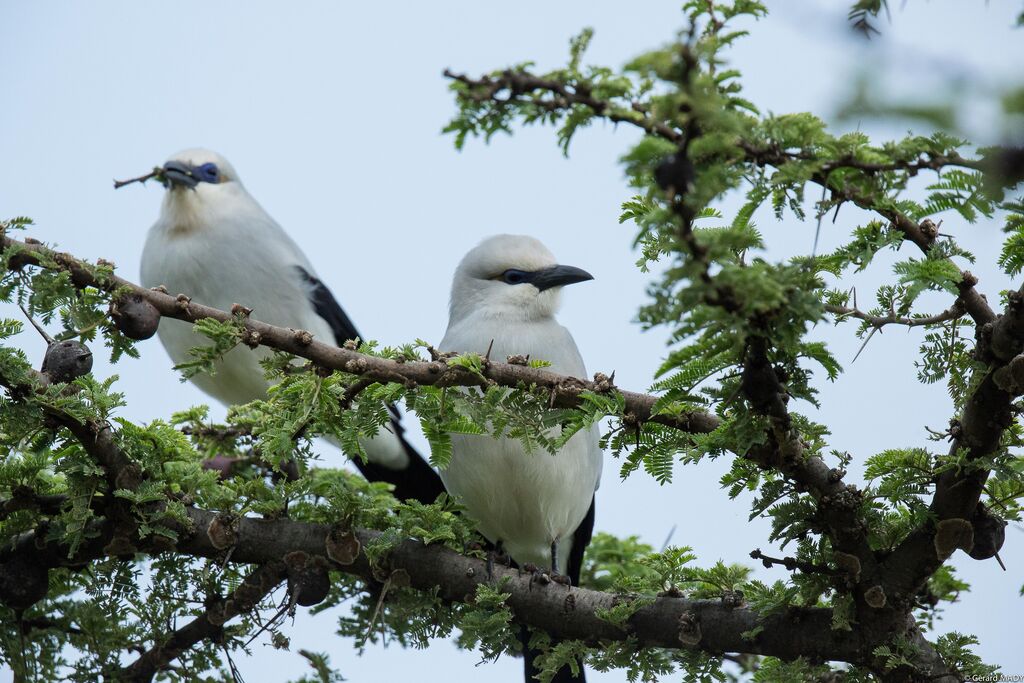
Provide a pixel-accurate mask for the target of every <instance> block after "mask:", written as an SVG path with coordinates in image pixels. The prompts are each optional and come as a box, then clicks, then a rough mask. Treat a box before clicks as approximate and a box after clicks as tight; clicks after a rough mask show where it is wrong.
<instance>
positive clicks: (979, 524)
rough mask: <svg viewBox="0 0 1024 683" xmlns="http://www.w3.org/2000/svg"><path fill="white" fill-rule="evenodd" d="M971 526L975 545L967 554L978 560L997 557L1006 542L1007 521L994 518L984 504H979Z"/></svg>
mask: <svg viewBox="0 0 1024 683" xmlns="http://www.w3.org/2000/svg"><path fill="white" fill-rule="evenodd" d="M971 526H973V527H974V545H973V546H971V550H970V552H968V553H967V554H968V555H970V556H971V557H973V558H974V559H976V560H987V559H989V558H990V557H995V556H996V553H998V552H999V549H1000V548H1002V547H1003V542H1004V541H1005V540H1006V520H1005V519H999V518H998V517H995V516H993V515H992V514H990V513H989V511H988V509H986V508H985V505H984V504H982V503H978V507H977V508H976V509H975V511H974V516H973V517H971Z"/></svg>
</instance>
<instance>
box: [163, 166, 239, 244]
mask: <svg viewBox="0 0 1024 683" xmlns="http://www.w3.org/2000/svg"><path fill="white" fill-rule="evenodd" d="M161 171H162V178H161V180H162V182H163V185H164V187H165V188H167V192H166V195H165V197H164V206H163V214H164V216H165V218H168V219H169V220H170V221H171V222H172V223H173V224H174V225H175V227H176V228H178V229H183V230H188V229H190V228H192V227H194V226H195V225H197V224H199V222H200V221H201V219H202V217H203V216H204V214H205V215H208V214H209V213H210V212H211V211H216V209H217V207H218V206H223V205H224V204H225V202H226V201H227V200H233V199H238V198H241V197H242V196H244V195H245V190H244V188H243V187H242V183H241V181H240V180H239V179H238V174H237V173H235V169H234V167H233V166H232V165H231V163H230V162H229V161H228V160H227V159H225V158H224V157H222V156H221V155H219V154H217V153H216V152H213V151H210V150H208V149H198V148H197V149H186V150H184V151H181V152H178V153H177V154H175V155H173V156H172V157H171V158H170V159H168V160H167V161H166V162H165V163H164V165H163V166H162V167H161Z"/></svg>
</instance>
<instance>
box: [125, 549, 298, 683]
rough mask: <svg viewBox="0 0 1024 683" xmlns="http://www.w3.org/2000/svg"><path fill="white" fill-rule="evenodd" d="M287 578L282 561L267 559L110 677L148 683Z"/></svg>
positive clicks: (216, 633)
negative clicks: (225, 594) (219, 596)
mask: <svg viewBox="0 0 1024 683" xmlns="http://www.w3.org/2000/svg"><path fill="white" fill-rule="evenodd" d="M286 577H287V572H286V570H285V563H284V562H282V561H280V560H270V561H268V562H266V563H265V564H262V565H260V566H259V567H257V568H256V569H255V570H254V571H252V572H251V573H250V574H249V575H248V576H246V577H245V580H243V581H242V583H241V584H240V585H239V586H238V588H236V589H235V590H234V591H232V593H231V595H230V596H228V597H227V598H226V599H223V600H218V601H217V602H216V603H215V604H213V605H211V606H210V607H209V608H208V609H207V610H206V611H205V612H204V613H203V614H201V615H199V616H198V617H196V618H195V619H193V620H192V621H190V622H189V623H188V624H186V625H185V626H182V627H181V628H179V629H178V630H176V631H174V633H172V634H171V635H170V637H169V638H167V639H166V640H164V641H163V642H161V643H159V644H154V645H153V647H151V648H150V649H149V650H146V651H145V652H143V653H142V654H141V655H139V657H138V659H136V660H135V661H134V662H132V663H131V664H129V665H128V666H126V667H124V668H123V669H121V671H120V672H119V673H118V675H117V676H115V677H114V679H113V680H116V681H131V682H132V683H148V682H149V681H151V680H153V676H154V675H156V673H157V672H158V671H160V670H161V669H162V668H164V667H166V666H167V664H169V663H170V662H172V661H173V660H175V659H177V658H178V657H180V656H181V655H182V653H184V652H185V651H186V650H188V649H189V648H191V647H194V646H195V645H196V644H197V643H199V642H201V641H203V640H210V639H216V638H218V637H219V636H220V634H221V632H222V631H223V628H224V624H225V623H226V622H227V621H229V620H231V619H233V618H234V617H236V616H238V615H240V614H242V613H244V612H248V611H250V610H252V609H253V608H255V607H256V605H258V604H259V602H260V601H261V600H262V599H263V598H264V597H266V596H267V595H269V594H270V593H272V592H273V591H274V589H275V588H277V587H278V586H279V585H280V584H281V582H282V581H284V580H285V578H286Z"/></svg>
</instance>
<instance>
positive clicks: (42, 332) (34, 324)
mask: <svg viewBox="0 0 1024 683" xmlns="http://www.w3.org/2000/svg"><path fill="white" fill-rule="evenodd" d="M18 308H20V309H21V312H22V313H24V314H25V317H26V318H28V321H29V322H30V323H32V327H34V328H36V332H38V333H39V334H40V335H42V337H43V339H45V340H46V343H47V344H52V343H53V337H51V336H50V335H49V334H47V333H46V330H44V329H43V328H42V326H41V325H40V324H39V323H37V322H36V321H35V319H34V318H33V317H32V316H30V315H29V314H28V311H26V310H25V307H24V306H22V305H21V302H20V301H19V302H18Z"/></svg>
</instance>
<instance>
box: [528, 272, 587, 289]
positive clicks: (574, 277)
mask: <svg viewBox="0 0 1024 683" xmlns="http://www.w3.org/2000/svg"><path fill="white" fill-rule="evenodd" d="M593 279H594V276H593V275H591V274H590V273H588V272H587V271H585V270H583V269H582V268H577V267H576V266H551V267H550V268H545V269H543V270H538V271H536V272H535V273H534V274H533V277H532V278H530V281H529V282H530V284H532V285H533V286H534V287H536V288H537V289H539V290H540V291H542V292H543V291H544V290H545V289H551V288H552V287H562V286H564V285H571V284H575V283H577V282H586V281H587V280H593Z"/></svg>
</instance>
